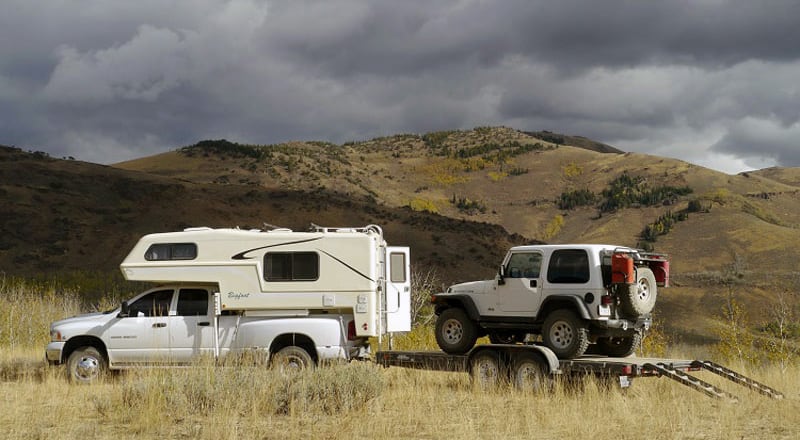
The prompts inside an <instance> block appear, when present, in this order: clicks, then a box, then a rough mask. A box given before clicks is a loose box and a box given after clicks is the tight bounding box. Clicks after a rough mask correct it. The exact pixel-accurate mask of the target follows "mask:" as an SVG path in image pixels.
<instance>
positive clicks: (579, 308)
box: [536, 295, 592, 322]
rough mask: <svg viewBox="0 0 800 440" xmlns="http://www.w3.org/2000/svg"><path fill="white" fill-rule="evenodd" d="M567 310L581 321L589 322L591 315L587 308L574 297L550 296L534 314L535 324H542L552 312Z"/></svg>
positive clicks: (580, 300) (580, 299) (581, 301)
mask: <svg viewBox="0 0 800 440" xmlns="http://www.w3.org/2000/svg"><path fill="white" fill-rule="evenodd" d="M557 309H569V310H572V311H574V312H575V313H576V314H577V315H578V316H579V317H580V318H581V319H585V320H587V321H588V320H591V319H592V315H591V314H590V313H589V306H588V305H586V303H585V302H584V301H583V299H582V298H579V297H577V296H575V295H551V296H548V297H547V298H546V299H545V300H544V302H542V306H541V307H540V308H539V313H537V314H536V321H537V322H544V320H545V319H547V315H549V314H550V312H552V311H553V310H557Z"/></svg>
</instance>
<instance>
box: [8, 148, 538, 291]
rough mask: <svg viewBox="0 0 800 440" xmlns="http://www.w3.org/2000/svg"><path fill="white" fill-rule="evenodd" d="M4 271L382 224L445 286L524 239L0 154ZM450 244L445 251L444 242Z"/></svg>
mask: <svg viewBox="0 0 800 440" xmlns="http://www.w3.org/2000/svg"><path fill="white" fill-rule="evenodd" d="M0 202H2V206H3V209H2V210H0V231H2V233H1V234H0V274H4V275H11V276H41V275H44V274H57V273H67V272H72V271H101V272H102V271H105V272H115V271H117V267H118V265H119V263H120V262H121V261H122V259H123V258H124V256H125V255H126V254H127V252H128V251H129V250H130V249H131V248H132V247H133V245H134V244H135V242H136V240H137V239H138V238H139V237H140V236H142V235H144V234H147V233H151V232H164V231H173V230H180V229H183V228H185V227H189V226H212V227H235V226H239V227H242V228H260V227H262V226H263V224H264V222H268V223H272V224H276V225H279V226H282V227H290V228H293V229H295V230H305V229H306V228H308V227H309V225H310V223H311V222H314V223H316V224H320V225H323V226H364V225H367V224H379V225H381V226H383V229H384V234H385V236H386V239H387V241H388V242H389V243H392V244H396V245H409V246H411V247H412V255H413V258H414V263H415V265H417V266H418V267H420V268H427V267H432V268H434V269H436V270H437V272H439V273H440V274H442V280H443V282H444V281H451V280H453V279H457V278H460V279H464V278H466V277H470V276H474V274H482V276H491V273H492V271H493V268H494V266H495V264H496V262H497V261H498V260H499V259H500V258H501V257H502V255H503V253H504V251H505V249H506V248H507V247H508V246H509V245H511V244H516V243H519V242H522V241H525V239H523V238H522V237H519V236H512V235H509V234H507V233H506V232H505V231H504V230H503V229H502V228H501V227H499V226H496V225H490V224H483V223H477V222H469V221H462V220H458V219H450V218H446V217H442V216H439V215H435V214H430V213H425V212H415V211H412V210H410V209H403V208H391V207H385V206H380V205H377V204H375V203H373V202H370V201H364V200H359V199H354V198H348V197H345V196H342V195H341V194H335V193H331V192H326V191H320V190H317V191H307V190H272V189H267V188H262V187H258V186H252V185H251V186H246V185H215V184H203V183H193V182H189V181H186V180H178V179H174V178H170V177H164V176H159V175H156V174H147V173H142V172H136V171H128V170H123V169H119V168H112V167H107V166H102V165H95V164H91V163H85V162H78V161H67V160H60V159H52V158H49V157H47V156H45V155H43V154H31V153H26V152H23V151H21V150H19V149H14V148H7V147H0ZM445 244H446V245H445Z"/></svg>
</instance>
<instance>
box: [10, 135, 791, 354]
mask: <svg viewBox="0 0 800 440" xmlns="http://www.w3.org/2000/svg"><path fill="white" fill-rule="evenodd" d="M0 172H1V173H2V174H0V175H2V177H3V179H2V185H0V197H1V198H2V199H4V201H5V202H6V203H5V205H6V206H8V208H7V209H5V210H4V211H3V212H2V214H0V223H1V224H2V227H3V231H4V233H3V237H2V238H0V264H2V267H3V268H4V269H3V270H4V271H5V272H6V273H20V274H33V273H38V272H40V271H63V270H86V269H102V270H113V269H114V268H115V267H116V265H117V264H118V263H119V261H120V260H121V259H122V257H123V256H124V255H125V253H126V252H127V250H128V249H129V248H130V247H131V246H132V245H133V243H134V241H135V240H136V238H138V236H140V235H142V234H144V233H148V232H155V231H166V230H176V229H180V228H183V227H186V226H198V225H206V226H215V227H224V226H235V225H239V226H241V227H260V225H262V223H263V222H268V223H273V224H278V225H280V226H287V227H292V228H294V229H303V228H305V227H306V226H307V225H308V223H309V222H314V223H317V224H323V225H326V224H327V225H348V226H351V225H360V224H368V223H377V224H381V225H383V226H384V230H385V231H386V235H387V239H388V240H389V241H390V242H391V243H396V244H407V245H410V246H411V247H412V253H413V257H412V258H413V259H414V261H415V264H417V265H418V266H419V267H431V268H435V269H436V271H437V273H438V274H439V277H440V279H441V280H442V282H443V283H450V282H453V281H465V280H469V279H475V278H478V277H491V276H492V274H493V273H494V271H495V267H496V266H497V264H498V263H499V260H500V258H501V257H502V254H503V252H504V250H505V249H506V248H507V247H508V246H509V245H512V244H523V243H526V242H532V241H543V242H552V243H566V242H590V243H599V242H606V243H615V244H621V245H629V246H640V247H647V248H655V249H656V250H659V251H662V252H667V253H669V254H670V255H671V261H672V281H673V286H674V287H672V288H670V289H668V290H663V291H662V293H661V299H660V300H659V304H658V306H657V314H658V315H659V316H660V317H662V318H663V322H664V326H665V328H667V330H668V331H669V332H672V333H674V334H677V335H680V337H681V338H683V339H685V340H687V341H693V340H705V339H707V338H708V337H709V335H711V334H712V333H713V331H712V330H713V327H714V325H715V322H717V320H718V318H719V316H720V308H721V306H722V305H723V304H724V302H725V298H726V297H727V296H728V295H729V294H730V293H732V292H733V293H735V295H736V298H737V300H739V301H741V302H742V303H743V304H745V305H746V306H748V307H747V310H748V313H749V319H750V321H751V323H752V324H753V325H759V324H761V323H764V322H767V321H769V319H770V311H771V310H772V307H773V305H774V301H775V296H776V292H794V291H796V290H797V284H798V279H797V275H796V274H797V261H798V259H799V258H800V250H798V249H797V248H796V247H794V246H792V244H793V243H800V197H798V196H799V195H800V192H798V191H800V183H799V182H800V169H766V170H760V171H753V172H748V173H742V174H739V175H727V174H724V173H719V172H715V171H713V170H709V169H706V168H703V167H699V166H696V165H693V164H690V163H686V162H683V161H679V160H674V159H667V158H660V157H654V156H649V155H644V154H636V153H624V152H622V151H620V150H618V149H616V148H614V147H611V146H608V145H605V144H601V143H597V142H594V141H591V140H589V139H586V138H582V137H577V136H566V135H560V134H556V133H551V132H524V131H519V130H515V129H511V128H508V127H480V128H476V129H473V130H464V131H461V130H454V131H444V132H434V133H427V134H422V135H416V134H400V135H396V136H389V137H383V138H377V139H371V140H367V141H360V142H350V143H346V144H343V145H335V144H331V143H328V142H319V141H306V142H290V143H284V144H275V145H245V144H238V143H234V142H229V141H226V140H209V141H202V142H198V143H197V144H194V145H190V146H186V147H182V148H178V149H176V150H173V151H169V152H166V153H163V154H159V155H155V156H150V157H144V158H140V159H137V160H133V161H129V162H124V163H120V164H116V165H114V166H112V167H105V166H100V165H95V164H89V163H82V162H76V161H64V160H56V159H51V158H48V157H43V156H42V155H41V154H39V155H37V154H32V153H25V152H22V151H21V150H16V149H10V148H3V149H0ZM732 268H735V269H736V270H735V271H732ZM732 273H734V275H733V278H732V275H731V274H732ZM732 279H733V280H734V281H735V283H732V282H731V280H732ZM794 301H795V303H794V306H795V307H796V299H795V300H794Z"/></svg>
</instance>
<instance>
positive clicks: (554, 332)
mask: <svg viewBox="0 0 800 440" xmlns="http://www.w3.org/2000/svg"><path fill="white" fill-rule="evenodd" d="M542 342H544V345H545V346H547V348H549V349H550V350H553V353H555V355H556V356H557V357H558V358H559V359H573V358H576V357H578V356H581V355H582V354H583V353H585V352H586V349H587V348H588V347H589V328H588V326H587V325H586V323H585V322H583V320H581V319H580V318H579V317H578V316H577V315H576V314H575V312H573V311H572V310H568V309H558V310H554V311H552V312H551V313H550V314H549V315H547V318H545V320H544V326H543V327H542Z"/></svg>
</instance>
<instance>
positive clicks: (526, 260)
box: [506, 252, 542, 278]
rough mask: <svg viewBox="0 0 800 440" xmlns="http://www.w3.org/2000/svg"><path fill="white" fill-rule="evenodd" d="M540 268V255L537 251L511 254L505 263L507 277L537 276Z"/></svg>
mask: <svg viewBox="0 0 800 440" xmlns="http://www.w3.org/2000/svg"><path fill="white" fill-rule="evenodd" d="M541 268H542V255H541V254H538V253H531V252H526V253H516V254H513V255H511V258H509V259H508V264H507V265H506V277H508V278H539V271H540V270H541Z"/></svg>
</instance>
